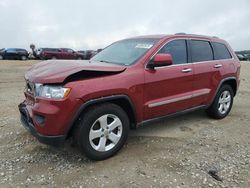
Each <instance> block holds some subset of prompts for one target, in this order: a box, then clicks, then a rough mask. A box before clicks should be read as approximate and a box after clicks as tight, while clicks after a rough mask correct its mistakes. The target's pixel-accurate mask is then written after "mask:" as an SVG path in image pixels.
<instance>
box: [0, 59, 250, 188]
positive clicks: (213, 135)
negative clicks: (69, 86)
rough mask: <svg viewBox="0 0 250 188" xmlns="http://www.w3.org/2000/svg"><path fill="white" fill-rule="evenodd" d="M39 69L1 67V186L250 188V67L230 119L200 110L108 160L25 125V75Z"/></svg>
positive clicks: (136, 135)
mask: <svg viewBox="0 0 250 188" xmlns="http://www.w3.org/2000/svg"><path fill="white" fill-rule="evenodd" d="M34 63H36V62H34V61H0V104H1V106H0V187H16V186H19V187H250V179H249V177H250V123H249V121H250V62H242V69H241V86H240V90H239V93H238V95H237V97H236V98H235V101H234V106H233V109H232V111H231V113H230V115H229V116H228V117H227V118H225V119H223V120H220V121H216V120H213V119H210V118H208V117H207V116H206V115H205V113H204V112H203V111H198V112H194V113H191V114H186V115H184V116H179V117H178V118H171V119H167V120H165V121H162V122H158V123H154V124H150V125H147V126H144V127H141V128H139V129H137V130H136V131H130V136H129V139H128V142H127V144H126V145H125V147H124V148H123V149H122V150H121V151H120V152H119V153H118V154H117V155H116V156H114V157H112V158H110V159H108V160H105V161H100V162H93V161H90V160H88V159H86V157H84V156H83V155H81V154H80V153H79V152H78V150H77V149H76V148H72V147H70V144H69V143H68V144H66V146H65V148H63V149H61V150H55V149H52V148H50V147H48V146H45V145H43V144H40V143H39V142H38V141H37V140H36V139H34V138H33V137H32V136H31V135H30V134H29V133H28V132H27V131H26V130H25V129H24V128H23V127H22V126H21V124H20V121H19V113H18V109H17V105H18V104H19V103H20V102H21V101H22V100H23V99H24V97H23V89H24V80H23V75H24V72H25V71H26V70H27V69H28V68H29V67H30V66H31V65H32V64H34ZM209 171H210V172H211V171H215V172H217V173H218V176H219V177H217V179H219V180H221V181H218V180H216V179H215V178H213V177H212V176H211V175H209V173H208V172H209Z"/></svg>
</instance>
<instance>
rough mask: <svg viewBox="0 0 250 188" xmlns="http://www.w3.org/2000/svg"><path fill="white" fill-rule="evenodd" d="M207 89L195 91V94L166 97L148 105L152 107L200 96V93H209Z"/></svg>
mask: <svg viewBox="0 0 250 188" xmlns="http://www.w3.org/2000/svg"><path fill="white" fill-rule="evenodd" d="M209 91H210V90H209V89H207V90H206V91H202V92H199V93H195V94H192V95H186V96H183V97H177V98H174V99H168V100H163V101H160V102H155V103H151V104H148V107H149V108H153V107H157V106H162V105H166V104H170V103H174V102H179V101H183V100H186V99H191V98H195V97H199V96H202V95H206V94H209Z"/></svg>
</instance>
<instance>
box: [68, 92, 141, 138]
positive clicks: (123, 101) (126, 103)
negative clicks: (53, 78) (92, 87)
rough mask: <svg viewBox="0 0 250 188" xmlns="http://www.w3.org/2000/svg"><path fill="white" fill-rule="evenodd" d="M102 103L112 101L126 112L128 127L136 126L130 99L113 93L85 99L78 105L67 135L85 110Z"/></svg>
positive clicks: (133, 127) (134, 113)
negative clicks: (85, 100) (84, 101)
mask: <svg viewBox="0 0 250 188" xmlns="http://www.w3.org/2000/svg"><path fill="white" fill-rule="evenodd" d="M103 103H113V104H116V105H118V106H120V107H121V108H122V109H123V110H124V111H125V112H126V113H127V115H128V117H129V120H130V129H135V128H136V124H137V121H136V112H135V108H134V105H133V103H132V101H131V99H130V98H129V97H128V96H127V95H113V96H108V97H101V98H97V99H92V100H89V101H87V102H86V103H83V104H82V105H81V106H80V108H79V110H78V112H77V113H76V115H75V117H74V118H73V120H72V122H71V123H70V125H69V128H68V130H67V131H66V135H67V137H69V136H70V135H71V134H72V132H73V129H74V127H75V124H76V123H77V122H78V120H79V117H80V116H81V115H82V114H83V113H84V112H86V111H87V110H88V109H89V108H90V107H92V106H95V105H99V104H103Z"/></svg>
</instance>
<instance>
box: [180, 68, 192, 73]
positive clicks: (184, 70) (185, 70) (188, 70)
mask: <svg viewBox="0 0 250 188" xmlns="http://www.w3.org/2000/svg"><path fill="white" fill-rule="evenodd" d="M181 72H183V73H188V72H192V69H190V68H189V69H183V70H182V71H181Z"/></svg>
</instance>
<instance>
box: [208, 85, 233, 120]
mask: <svg viewBox="0 0 250 188" xmlns="http://www.w3.org/2000/svg"><path fill="white" fill-rule="evenodd" d="M233 97H234V93H233V90H232V87H231V86H229V85H222V87H221V88H220V89H219V91H218V93H217V94H216V96H215V99H214V101H213V103H212V105H211V106H210V107H209V108H208V109H207V114H208V115H209V116H211V117H213V118H215V119H222V118H224V117H226V116H227V115H228V113H229V112H230V110H231V108H232V105H233Z"/></svg>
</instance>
